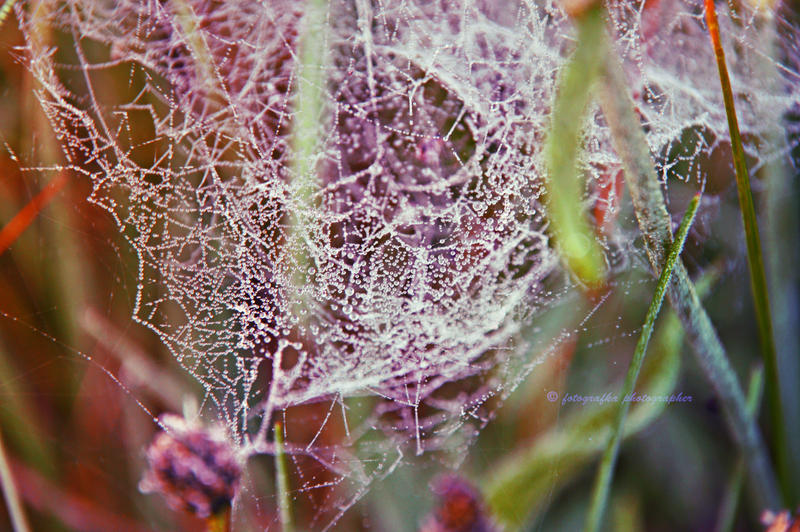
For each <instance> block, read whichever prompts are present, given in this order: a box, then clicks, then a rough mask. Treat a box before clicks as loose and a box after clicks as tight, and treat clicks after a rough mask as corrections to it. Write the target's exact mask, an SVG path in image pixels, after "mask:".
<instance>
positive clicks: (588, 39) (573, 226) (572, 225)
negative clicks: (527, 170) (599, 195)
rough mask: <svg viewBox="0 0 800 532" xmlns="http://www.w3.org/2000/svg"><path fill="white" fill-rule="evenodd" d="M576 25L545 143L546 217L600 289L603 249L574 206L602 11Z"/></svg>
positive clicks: (578, 268)
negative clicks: (574, 43) (574, 36)
mask: <svg viewBox="0 0 800 532" xmlns="http://www.w3.org/2000/svg"><path fill="white" fill-rule="evenodd" d="M576 23H577V26H578V43H577V47H576V49H575V52H574V53H573V54H572V57H571V58H570V59H569V62H568V63H567V65H566V66H565V67H564V69H563V71H562V75H561V80H560V82H559V85H558V92H557V96H556V100H555V103H554V104H553V113H552V115H551V116H552V123H551V125H550V131H549V132H548V134H547V138H546V139H545V144H544V156H545V160H546V164H547V169H548V177H547V179H546V180H545V187H546V189H547V196H546V201H547V217H548V221H549V222H550V230H551V232H552V234H553V236H554V237H555V241H556V245H557V247H558V249H559V251H560V253H561V256H562V258H563V260H564V262H565V263H566V266H567V268H569V270H570V271H572V273H573V274H574V275H575V276H576V277H577V278H578V279H579V280H580V281H581V282H583V283H584V284H586V285H588V286H589V287H590V288H596V287H599V286H601V285H602V284H603V283H604V281H605V277H606V271H605V262H604V260H603V252H602V250H601V248H600V245H599V244H598V242H597V239H596V237H595V235H594V233H593V231H592V229H591V227H590V226H589V223H588V221H587V218H586V216H585V214H584V213H583V212H580V209H579V208H578V209H577V210H578V212H576V206H579V205H581V204H582V201H583V200H582V193H581V192H582V191H581V180H580V179H579V169H578V159H579V153H580V150H579V148H580V143H581V131H582V129H583V124H584V120H585V117H586V109H587V107H588V105H589V102H590V101H591V99H592V93H591V89H592V85H593V84H594V81H595V80H596V79H597V77H598V75H599V73H600V66H601V65H602V53H603V50H604V49H605V46H604V44H603V43H604V41H605V39H606V36H605V21H604V19H603V12H602V10H601V9H598V8H595V9H591V10H589V11H588V12H587V13H586V14H585V15H584V16H582V17H581V18H580V19H577V20H576Z"/></svg>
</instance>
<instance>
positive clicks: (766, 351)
mask: <svg viewBox="0 0 800 532" xmlns="http://www.w3.org/2000/svg"><path fill="white" fill-rule="evenodd" d="M704 3H705V8H706V22H707V24H708V33H709V35H710V36H711V44H712V46H713V47H714V55H715V56H716V58H717V68H718V70H719V80H720V84H721V86H722V97H723V100H724V101H725V114H726V115H727V117H728V129H729V130H730V134H731V149H732V151H733V165H734V168H735V169H736V189H737V190H738V192H739V207H740V208H741V211H742V222H743V223H744V234H745V238H746V241H747V263H748V266H749V270H750V290H751V292H752V294H753V304H754V307H755V313H756V323H757V325H758V336H759V339H760V341H761V352H762V356H763V359H764V369H765V371H766V376H767V382H766V391H767V408H768V411H769V418H770V428H771V429H772V439H773V442H772V443H773V445H774V447H775V458H776V460H777V466H778V478H779V480H780V483H781V489H782V490H783V495H784V497H787V496H788V495H789V492H790V485H791V483H790V479H789V477H788V473H789V467H788V463H789V460H788V454H787V451H786V430H785V426H784V423H783V407H782V406H781V393H780V381H779V377H778V357H777V354H776V349H775V339H774V336H773V334H772V315H771V313H770V305H769V294H768V292H767V277H766V274H765V273H764V262H763V252H762V250H761V238H760V237H759V233H758V221H757V220H756V211H755V206H754V202H753V193H752V191H751V189H750V177H749V173H748V170H747V163H746V161H745V158H744V148H743V147H742V138H741V135H740V133H739V122H738V120H737V118H736V107H735V105H734V101H733V89H732V88H731V80H730V77H729V76H728V67H727V66H726V64H725V51H724V50H723V49H722V41H721V39H720V34H719V22H718V21H717V10H716V7H715V6H714V0H704Z"/></svg>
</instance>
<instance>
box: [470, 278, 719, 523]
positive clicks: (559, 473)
mask: <svg viewBox="0 0 800 532" xmlns="http://www.w3.org/2000/svg"><path fill="white" fill-rule="evenodd" d="M717 278H718V272H717V271H715V270H710V271H709V272H706V274H705V275H704V276H703V277H702V278H701V280H700V281H699V282H698V285H697V290H698V292H699V293H700V294H705V293H707V292H708V291H709V290H710V289H711V286H712V285H713V284H714V283H715V281H716V279H717ZM683 339H684V335H683V327H682V326H681V322H680V320H679V319H678V317H677V316H676V315H675V313H674V312H670V313H669V314H668V315H667V316H666V319H665V320H663V322H662V323H661V324H660V325H659V327H658V331H657V332H656V334H655V337H654V339H653V341H652V348H651V349H650V351H651V353H650V356H648V357H647V359H646V360H645V362H644V366H643V367H642V371H641V375H640V378H639V384H638V386H637V392H641V393H643V394H647V395H651V396H664V395H670V394H671V393H672V392H673V390H674V389H675V385H676V384H677V381H678V374H679V373H680V363H681V357H680V348H681V346H682V345H683ZM615 407H616V405H615V404H614V403H604V404H600V405H594V406H591V407H590V406H587V407H585V408H581V409H580V410H579V411H575V412H570V413H569V414H568V415H566V416H565V418H564V419H563V420H562V422H560V423H559V426H558V427H555V428H553V429H552V430H550V431H548V432H547V433H545V434H544V435H542V436H541V437H539V438H537V440H536V441H535V442H534V444H533V445H531V446H530V447H528V448H525V449H523V450H521V451H519V452H517V453H514V454H512V455H509V456H507V457H505V458H504V459H503V460H502V461H501V462H500V463H499V464H498V465H497V467H493V469H492V474H491V476H490V477H489V479H488V481H487V482H486V484H485V485H484V486H483V493H484V497H485V500H486V501H487V503H488V505H489V507H490V509H491V511H492V515H494V516H495V517H496V518H497V519H498V520H499V521H500V522H501V523H502V524H503V525H504V526H505V527H506V528H505V530H507V531H509V532H512V531H513V530H518V529H519V528H521V527H522V525H523V524H524V523H525V521H526V520H527V518H528V516H529V515H530V514H532V513H536V512H538V511H541V510H542V509H543V508H544V507H545V506H546V505H547V503H548V501H550V500H552V498H553V497H554V494H555V493H557V492H558V491H559V490H560V489H562V488H564V487H565V486H566V485H568V484H569V483H570V482H572V481H574V480H575V478H576V477H577V476H578V475H580V474H581V472H582V471H584V470H585V468H586V467H588V466H589V465H590V464H591V463H592V460H594V459H595V457H597V456H599V455H600V453H602V452H603V448H604V442H605V441H606V439H607V438H609V437H610V436H611V429H610V427H611V423H612V422H613V420H614V413H615ZM663 409H664V403H637V404H635V405H633V408H632V409H631V411H630V415H629V416H628V419H627V422H626V423H625V430H624V436H625V437H629V436H631V435H633V434H636V433H637V432H639V431H640V430H642V429H644V428H645V427H647V426H648V425H649V424H650V423H651V422H652V421H654V420H655V419H656V418H657V417H658V416H659V415H660V414H661V412H662V411H663Z"/></svg>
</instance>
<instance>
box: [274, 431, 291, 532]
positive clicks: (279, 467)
mask: <svg viewBox="0 0 800 532" xmlns="http://www.w3.org/2000/svg"><path fill="white" fill-rule="evenodd" d="M275 480H276V489H277V490H278V511H279V512H280V517H281V529H282V530H283V532H293V531H294V523H293V521H292V507H291V503H290V502H289V473H288V471H287V468H286V453H285V452H284V449H283V425H282V424H281V423H275Z"/></svg>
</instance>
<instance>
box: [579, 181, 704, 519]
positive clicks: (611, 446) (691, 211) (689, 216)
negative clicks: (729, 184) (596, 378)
mask: <svg viewBox="0 0 800 532" xmlns="http://www.w3.org/2000/svg"><path fill="white" fill-rule="evenodd" d="M699 204H700V196H699V195H696V196H695V197H693V198H692V200H691V201H690V202H689V208H688V209H687V210H686V214H684V216H683V220H682V221H681V225H680V227H678V232H677V234H676V235H675V241H674V242H673V243H672V246H671V247H670V250H669V254H668V255H667V261H666V264H664V268H663V269H662V270H661V276H660V277H659V279H658V284H657V285H656V291H655V294H653V299H652V300H651V301H650V306H649V308H648V309H647V315H646V317H645V321H644V326H643V327H642V333H641V335H640V336H639V341H638V342H637V344H636V349H635V350H634V352H633V359H632V360H631V364H630V366H629V367H628V373H627V374H626V375H625V381H624V383H623V385H622V391H621V392H620V395H619V402H618V403H617V414H616V417H615V418H614V424H613V426H612V428H611V438H610V439H609V441H608V445H607V446H606V450H605V452H604V453H603V459H602V460H601V461H600V469H599V470H598V472H597V477H596V478H595V483H594V488H593V490H592V499H591V505H590V506H589V513H588V515H587V517H586V525H585V527H584V530H586V531H587V532H596V531H597V530H598V529H599V528H600V522H601V520H602V518H603V513H604V512H605V507H606V502H607V501H608V492H609V490H610V488H611V477H612V475H613V472H614V465H615V464H616V461H617V455H618V454H619V446H620V442H621V441H622V429H623V426H624V425H625V418H626V417H627V416H628V411H629V410H630V402H629V401H628V400H627V399H626V398H627V397H629V396H630V394H631V393H632V392H633V390H634V387H635V386H636V380H637V379H638V378H639V372H640V371H641V369H642V364H643V363H644V356H645V353H646V352H647V345H648V344H649V343H650V336H651V335H652V333H653V327H654V326H655V323H656V317H657V316H658V312H659V311H660V310H661V305H662V303H664V295H665V294H666V292H667V285H668V284H669V282H670V280H671V279H672V271H673V270H674V269H675V265H676V264H677V262H678V257H679V256H680V254H681V251H682V250H683V245H684V244H685V243H686V236H687V235H688V234H689V228H690V227H691V225H692V222H693V221H694V217H695V214H697V206H698V205H699Z"/></svg>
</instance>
